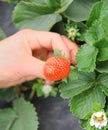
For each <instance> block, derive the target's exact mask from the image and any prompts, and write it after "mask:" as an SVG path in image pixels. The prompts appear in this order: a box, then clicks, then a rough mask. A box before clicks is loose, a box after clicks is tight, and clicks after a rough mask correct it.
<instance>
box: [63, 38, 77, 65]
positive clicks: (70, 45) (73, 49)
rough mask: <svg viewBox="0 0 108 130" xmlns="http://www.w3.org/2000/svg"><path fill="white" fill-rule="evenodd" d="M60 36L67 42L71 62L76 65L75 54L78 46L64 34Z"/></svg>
mask: <svg viewBox="0 0 108 130" xmlns="http://www.w3.org/2000/svg"><path fill="white" fill-rule="evenodd" d="M62 38H63V40H64V41H65V43H66V44H67V46H68V48H69V51H70V55H71V62H72V64H73V65H76V64H77V62H76V54H77V51H78V49H79V46H78V45H77V44H76V43H75V42H73V41H71V40H70V39H68V38H67V37H66V36H62Z"/></svg>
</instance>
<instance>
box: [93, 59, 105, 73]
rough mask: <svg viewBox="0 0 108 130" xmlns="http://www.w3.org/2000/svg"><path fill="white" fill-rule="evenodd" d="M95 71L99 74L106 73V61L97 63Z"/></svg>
mask: <svg viewBox="0 0 108 130" xmlns="http://www.w3.org/2000/svg"><path fill="white" fill-rule="evenodd" d="M96 70H97V71H98V72H100V73H108V60H107V61H102V62H97V66H96Z"/></svg>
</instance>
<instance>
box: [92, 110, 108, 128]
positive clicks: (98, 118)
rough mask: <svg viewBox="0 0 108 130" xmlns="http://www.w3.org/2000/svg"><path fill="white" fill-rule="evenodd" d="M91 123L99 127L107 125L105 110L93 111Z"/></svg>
mask: <svg viewBox="0 0 108 130" xmlns="http://www.w3.org/2000/svg"><path fill="white" fill-rule="evenodd" d="M90 125H91V126H95V127H96V128H98V129H101V127H105V126H106V125H107V117H106V114H105V112H102V111H100V112H95V113H93V115H92V116H91V119H90Z"/></svg>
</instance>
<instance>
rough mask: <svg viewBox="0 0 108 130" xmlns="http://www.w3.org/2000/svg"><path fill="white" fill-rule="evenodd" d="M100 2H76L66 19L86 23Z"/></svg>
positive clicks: (67, 12)
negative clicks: (95, 4)
mask: <svg viewBox="0 0 108 130" xmlns="http://www.w3.org/2000/svg"><path fill="white" fill-rule="evenodd" d="M97 1H99V0H74V1H73V2H72V3H71V5H70V6H69V7H68V9H67V10H66V12H65V15H66V17H68V18H69V19H71V20H72V21H75V22H80V21H85V20H86V19H87V18H88V15H89V13H90V10H91V8H92V6H93V4H94V3H95V2H97Z"/></svg>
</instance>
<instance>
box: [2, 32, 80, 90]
mask: <svg viewBox="0 0 108 130" xmlns="http://www.w3.org/2000/svg"><path fill="white" fill-rule="evenodd" d="M54 49H59V50H60V52H61V53H62V54H65V56H66V58H67V59H68V60H69V61H70V62H72V64H73V65H76V60H75V56H76V53H77V51H78V45H76V44H75V43H74V42H72V41H70V40H69V39H68V38H66V37H65V36H62V35H59V34H57V33H53V32H45V31H34V30H29V29H25V30H22V31H19V32H17V33H15V34H14V35H12V36H10V37H8V38H6V39H4V40H2V41H0V88H6V87H10V86H14V85H17V84H21V83H23V82H25V81H30V80H33V79H35V78H43V79H45V77H44V75H43V67H44V63H45V61H43V60H41V59H44V60H45V59H47V58H48V57H50V56H52V55H53V51H54ZM46 82H49V81H46Z"/></svg>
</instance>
